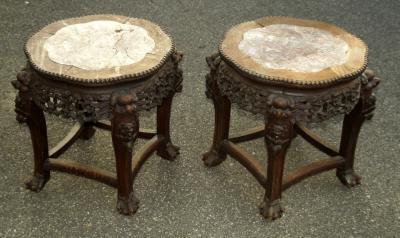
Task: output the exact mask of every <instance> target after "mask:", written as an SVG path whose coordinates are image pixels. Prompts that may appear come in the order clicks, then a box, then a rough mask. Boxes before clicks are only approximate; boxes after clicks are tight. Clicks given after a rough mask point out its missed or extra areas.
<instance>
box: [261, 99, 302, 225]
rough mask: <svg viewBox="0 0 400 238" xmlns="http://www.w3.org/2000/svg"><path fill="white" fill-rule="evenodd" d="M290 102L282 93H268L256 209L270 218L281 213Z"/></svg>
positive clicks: (290, 133) (290, 131) (290, 134)
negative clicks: (263, 171) (264, 161)
mask: <svg viewBox="0 0 400 238" xmlns="http://www.w3.org/2000/svg"><path fill="white" fill-rule="evenodd" d="M292 103H293V102H291V101H290V100H288V99H287V98H285V97H282V96H271V98H270V102H269V103H268V104H269V106H270V110H269V112H268V113H266V115H265V119H266V120H265V145H266V147H267V151H268V165H267V181H266V184H265V185H264V187H265V196H264V201H263V203H262V204H261V208H260V212H261V215H262V216H263V217H265V218H266V219H269V220H274V219H276V218H279V217H281V216H282V212H283V210H282V207H281V204H280V199H281V197H282V177H283V167H284V162H285V155H286V151H287V149H288V148H289V145H290V142H291V140H292V138H293V124H294V120H293V117H292V113H291V111H290V109H291V108H292V107H293V105H292Z"/></svg>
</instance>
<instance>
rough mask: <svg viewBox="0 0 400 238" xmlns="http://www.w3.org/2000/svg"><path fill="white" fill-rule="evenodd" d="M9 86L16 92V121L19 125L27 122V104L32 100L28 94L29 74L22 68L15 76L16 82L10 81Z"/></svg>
mask: <svg viewBox="0 0 400 238" xmlns="http://www.w3.org/2000/svg"><path fill="white" fill-rule="evenodd" d="M11 84H12V85H13V87H14V88H15V89H17V90H18V94H17V96H16V97H15V112H16V114H17V115H16V119H17V121H18V122H20V123H24V122H27V119H28V117H29V108H28V107H29V103H30V101H31V100H32V95H31V92H30V84H31V72H30V71H29V70H28V69H27V68H24V69H22V70H21V72H19V73H18V74H17V80H13V81H11Z"/></svg>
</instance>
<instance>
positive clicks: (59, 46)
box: [43, 20, 155, 70]
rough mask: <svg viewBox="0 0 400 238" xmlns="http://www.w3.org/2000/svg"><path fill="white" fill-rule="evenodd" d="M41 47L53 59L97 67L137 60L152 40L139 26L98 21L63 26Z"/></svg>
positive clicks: (87, 68)
mask: <svg viewBox="0 0 400 238" xmlns="http://www.w3.org/2000/svg"><path fill="white" fill-rule="evenodd" d="M43 47H44V49H45V50H47V53H48V56H49V58H50V59H51V60H52V61H53V62H56V63H59V64H64V65H72V66H75V67H78V68H81V69H85V70H100V69H109V68H114V67H120V66H125V65H129V64H134V63H137V62H139V61H140V60H142V59H143V58H144V57H145V56H146V54H147V53H149V52H151V51H152V50H153V49H154V47H155V42H154V40H153V39H152V38H151V37H150V36H149V34H148V33H147V31H146V30H145V29H144V28H143V27H140V26H136V25H131V24H129V23H127V24H123V23H119V22H116V21H104V20H101V21H90V22H87V23H79V24H73V25H67V26H65V27H63V28H61V29H60V30H58V31H57V32H56V33H55V34H54V35H52V36H51V37H49V38H48V39H47V40H46V41H45V43H44V46H43Z"/></svg>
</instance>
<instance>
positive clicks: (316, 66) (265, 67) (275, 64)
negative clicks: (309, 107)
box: [219, 17, 368, 86]
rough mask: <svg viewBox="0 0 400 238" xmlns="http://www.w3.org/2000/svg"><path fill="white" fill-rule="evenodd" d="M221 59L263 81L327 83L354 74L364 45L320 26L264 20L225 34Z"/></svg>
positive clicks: (282, 19) (360, 65) (361, 63)
mask: <svg viewBox="0 0 400 238" xmlns="http://www.w3.org/2000/svg"><path fill="white" fill-rule="evenodd" d="M219 51H220V55H221V57H222V58H223V59H224V61H226V62H227V63H228V64H229V65H231V66H233V67H234V68H236V69H238V70H239V71H241V72H244V73H245V74H247V75H249V76H251V77H252V78H256V79H258V80H261V81H264V82H277V83H279V84H285V85H288V86H290V85H293V84H296V85H300V86H310V85H311V86H312V85H326V84H331V83H333V82H337V81H343V80H346V79H350V78H354V77H357V76H359V75H360V74H361V73H362V72H363V71H364V70H365V68H366V64H367V51H368V49H367V46H366V45H365V44H364V43H363V41H361V40H360V39H359V38H357V37H355V36H353V35H351V34H350V33H348V32H346V31H345V30H343V29H340V28H338V27H336V26H334V25H330V24H327V23H323V22H318V21H311V20H303V19H296V18H288V17H264V18H260V19H257V20H254V21H249V22H245V23H242V24H239V25H236V26H234V27H233V28H231V29H230V30H228V32H226V33H225V37H224V39H223V41H222V42H221V44H220V48H219Z"/></svg>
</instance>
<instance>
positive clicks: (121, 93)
mask: <svg viewBox="0 0 400 238" xmlns="http://www.w3.org/2000/svg"><path fill="white" fill-rule="evenodd" d="M93 21H112V22H111V23H112V24H125V26H126V27H127V28H132V26H130V25H134V26H139V27H141V28H143V29H145V31H147V33H148V36H149V37H150V38H151V39H152V40H153V41H154V45H153V48H152V50H151V51H149V52H148V53H146V54H145V55H144V58H143V59H141V60H140V61H138V62H136V63H133V64H128V65H122V66H118V67H107V68H103V69H97V70H87V69H82V68H80V67H76V66H73V65H65V64H59V63H57V62H55V61H53V60H52V59H50V58H49V54H48V53H49V52H48V51H47V50H46V48H45V47H44V45H45V44H46V42H47V40H48V39H49V37H51V36H53V35H55V34H56V32H58V31H59V30H60V29H62V28H64V27H66V26H71V25H74V24H78V23H91V22H93ZM125 26H124V27H125ZM74 27H75V25H74ZM135 29H136V28H135ZM121 31H123V30H122V29H118V30H115V34H116V36H120V37H121V39H122V40H123V37H126V35H124V36H122V35H118V34H119V33H121ZM128 31H129V30H127V32H128ZM132 31H133V30H132ZM142 31H143V30H142ZM81 33H82V32H81ZM81 33H78V32H76V34H74V37H76V36H80V35H79V34H81ZM82 34H83V33H82ZM121 34H128V33H126V32H122V33H121ZM129 34H130V33H129ZM106 37H107V36H106ZM129 37H134V36H131V35H130V36H129ZM121 39H119V40H121ZM132 39H133V38H132ZM127 40H128V41H127V42H129V40H131V38H129V39H127ZM139 40H143V39H139ZM82 42H83V47H86V46H88V45H89V44H95V43H93V42H89V43H87V45H85V42H84V41H82ZM149 42H151V40H150V41H149ZM78 43H79V42H78ZM117 43H118V42H117ZM117 43H116V45H117ZM63 44H66V43H63ZM63 46H64V45H63ZM115 47H117V46H115ZM129 47H131V46H129V44H128V47H127V48H124V50H125V51H128V50H129V49H130V48H129ZM128 48H129V49H128ZM66 49H68V48H66ZM79 50H82V51H83V50H84V49H79ZM98 50H99V51H103V48H101V47H100V46H99V48H98ZM136 50H139V51H140V49H136ZM104 51H105V50H104ZM132 52H134V51H132ZM120 53H121V52H119V51H118V50H116V54H120ZM25 54H26V56H27V60H28V62H27V66H26V68H25V69H23V70H22V71H21V72H20V73H18V75H17V80H15V81H13V82H12V84H13V86H14V87H15V88H16V89H18V90H19V92H18V95H17V97H16V100H15V102H16V109H15V111H16V113H17V120H18V121H19V122H26V123H27V124H28V126H29V129H30V133H31V138H32V144H33V149H34V162H35V167H34V173H33V178H32V179H31V180H30V181H29V182H27V183H26V187H27V188H28V189H30V190H32V191H35V192H39V191H40V190H41V189H42V188H43V187H44V185H45V184H46V182H47V181H48V180H49V179H50V170H56V171H61V172H66V173H71V174H75V175H78V176H82V177H86V178H90V179H94V180H97V181H100V182H103V183H105V184H107V185H110V186H113V187H116V188H117V189H118V202H117V209H118V211H119V212H120V213H122V214H125V215H131V214H134V213H135V212H136V210H137V208H138V200H137V199H136V198H135V195H134V191H133V188H132V186H133V181H134V178H135V177H136V175H137V174H138V172H139V170H140V168H141V166H142V165H143V164H144V162H145V161H146V160H147V159H148V158H149V157H150V155H151V154H152V153H153V152H154V151H157V154H158V155H159V156H161V157H162V158H164V159H166V160H174V159H175V158H176V156H177V155H178V150H179V148H178V147H176V146H174V145H173V144H172V143H171V138H170V113H171V103H172V99H173V96H174V94H175V93H176V92H179V91H181V82H182V71H181V70H180V69H179V68H178V63H179V62H180V60H181V58H182V54H180V53H177V52H176V51H175V48H174V45H173V43H172V40H171V38H170V37H169V36H168V35H167V34H166V33H164V32H163V30H162V29H161V28H160V27H159V26H158V25H156V24H154V23H151V22H149V21H146V20H143V19H135V18H128V17H124V16H115V15H94V16H85V17H79V18H72V19H66V20H62V21H58V22H55V23H52V24H50V25H48V26H46V27H44V28H43V29H42V30H40V31H39V32H37V33H36V34H34V35H33V36H32V37H31V38H30V39H29V40H28V42H27V44H26V45H25ZM121 54H122V53H121ZM67 56H68V57H69V56H70V55H67ZM134 56H135V55H134ZM121 57H122V56H121ZM135 57H136V56H135ZM128 60H129V59H128ZM81 63H88V62H84V61H82V62H81ZM117 63H118V62H117ZM91 67H97V66H96V65H95V64H92V66H91ZM154 107H157V130H156V131H152V130H146V129H140V130H139V119H138V114H137V113H138V112H139V111H143V110H149V109H151V108H154ZM43 111H46V112H48V113H50V114H54V115H58V116H60V117H63V118H69V119H73V120H75V121H77V122H78V123H77V125H75V126H74V127H73V129H72V131H71V132H70V133H69V134H68V135H67V136H66V137H65V138H64V139H63V140H62V141H61V142H60V143H59V144H58V145H57V146H55V147H54V148H53V149H50V150H48V144H47V128H46V121H45V117H44V114H43ZM100 120H110V121H111V124H107V123H104V122H100ZM94 127H97V128H100V129H105V130H109V131H111V135H112V141H113V146H114V151H115V159H116V169H117V174H116V176H115V175H114V174H113V173H111V172H108V171H105V170H102V169H99V168H93V167H90V166H87V165H83V164H79V163H77V162H73V161H68V160H64V159H56V158H58V157H59V156H60V155H61V154H62V153H63V152H65V151H66V150H67V149H68V148H69V147H70V146H71V145H72V144H73V143H74V142H75V141H76V140H77V139H84V140H87V139H90V137H92V135H93V134H94V132H95V129H94ZM137 138H142V139H148V140H149V141H148V143H147V144H146V145H145V146H144V147H142V148H141V149H140V150H139V151H138V152H137V153H136V154H135V155H134V156H133V158H132V147H133V143H134V141H135V140H136V139H137Z"/></svg>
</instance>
